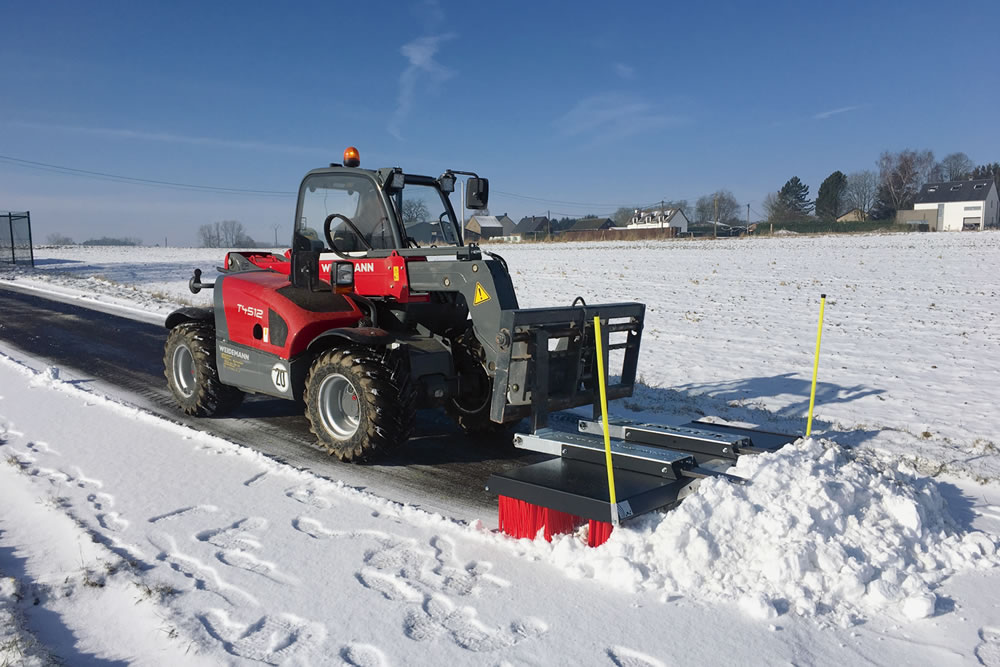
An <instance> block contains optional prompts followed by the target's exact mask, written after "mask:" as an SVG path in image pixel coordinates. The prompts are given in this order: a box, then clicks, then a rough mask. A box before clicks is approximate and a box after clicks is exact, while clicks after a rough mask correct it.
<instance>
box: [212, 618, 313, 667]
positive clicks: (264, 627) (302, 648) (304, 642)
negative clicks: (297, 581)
mask: <svg viewBox="0 0 1000 667" xmlns="http://www.w3.org/2000/svg"><path fill="white" fill-rule="evenodd" d="M197 617H198V620H200V621H201V623H202V625H203V626H204V627H205V630H206V631H207V632H208V634H209V635H211V636H212V637H213V638H214V639H216V640H217V641H219V642H221V643H222V646H223V648H225V649H226V651H227V652H228V653H230V654H231V655H234V656H236V657H237V658H241V659H243V660H256V661H258V662H263V663H267V664H272V665H278V664H292V663H295V664H298V663H299V662H302V663H305V664H309V663H310V662H316V661H317V660H319V659H320V658H322V656H321V655H319V649H320V647H321V646H322V644H323V643H324V642H325V641H326V627H325V626H323V624H322V623H314V622H311V621H308V620H306V619H303V618H299V617H297V616H293V615H292V614H273V615H265V616H261V617H260V618H258V619H257V620H255V621H252V622H250V623H241V622H239V621H236V620H233V619H232V618H230V616H229V614H227V613H226V612H224V611H222V610H221V609H210V610H209V611H208V612H207V613H205V614H197Z"/></svg>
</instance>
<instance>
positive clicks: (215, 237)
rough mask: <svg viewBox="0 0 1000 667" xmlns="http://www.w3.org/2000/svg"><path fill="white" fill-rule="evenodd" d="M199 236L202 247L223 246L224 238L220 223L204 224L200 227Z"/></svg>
mask: <svg viewBox="0 0 1000 667" xmlns="http://www.w3.org/2000/svg"><path fill="white" fill-rule="evenodd" d="M198 238H199V239H200V240H201V247H202V248H221V247H222V239H221V235H220V230H219V223H215V224H214V225H212V224H207V225H202V226H201V227H199V228H198Z"/></svg>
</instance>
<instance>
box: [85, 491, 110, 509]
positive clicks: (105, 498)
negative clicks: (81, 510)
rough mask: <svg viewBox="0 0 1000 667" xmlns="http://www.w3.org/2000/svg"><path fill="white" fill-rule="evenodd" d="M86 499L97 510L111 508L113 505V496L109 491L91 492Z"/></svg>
mask: <svg viewBox="0 0 1000 667" xmlns="http://www.w3.org/2000/svg"><path fill="white" fill-rule="evenodd" d="M87 501H88V502H89V503H90V506H91V507H93V508H94V510H95V511H97V512H100V511H101V510H104V509H111V508H112V507H114V506H115V497H114V496H112V495H111V494H110V493H91V494H90V495H89V496H87Z"/></svg>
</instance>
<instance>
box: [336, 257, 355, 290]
mask: <svg viewBox="0 0 1000 667" xmlns="http://www.w3.org/2000/svg"><path fill="white" fill-rule="evenodd" d="M334 285H336V286H337V287H352V286H353V285H354V264H353V263H352V262H337V274H336V276H335V278H334Z"/></svg>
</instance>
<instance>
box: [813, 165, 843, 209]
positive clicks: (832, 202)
mask: <svg viewBox="0 0 1000 667" xmlns="http://www.w3.org/2000/svg"><path fill="white" fill-rule="evenodd" d="M846 189H847V176H845V175H844V174H843V172H841V171H835V172H833V173H832V174H830V175H829V176H827V177H826V180H825V181H823V184H822V185H820V186H819V192H818V193H816V216H817V217H819V218H822V219H824V220H832V219H835V218H836V217H837V216H838V215H840V214H841V213H843V211H842V210H841V208H842V207H843V200H844V191H845V190H846Z"/></svg>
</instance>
